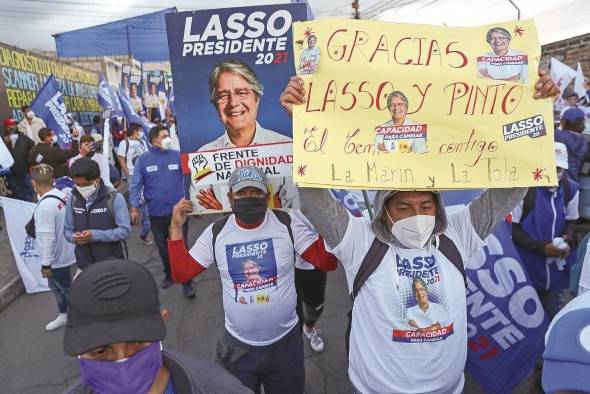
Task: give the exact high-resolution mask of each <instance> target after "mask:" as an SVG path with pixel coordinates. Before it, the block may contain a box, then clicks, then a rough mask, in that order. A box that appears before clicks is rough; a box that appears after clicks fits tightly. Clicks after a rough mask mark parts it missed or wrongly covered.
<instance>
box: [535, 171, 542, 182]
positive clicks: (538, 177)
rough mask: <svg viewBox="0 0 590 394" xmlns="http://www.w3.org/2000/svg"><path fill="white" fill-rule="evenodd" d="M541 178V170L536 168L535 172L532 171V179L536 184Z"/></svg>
mask: <svg viewBox="0 0 590 394" xmlns="http://www.w3.org/2000/svg"><path fill="white" fill-rule="evenodd" d="M541 178H543V170H542V169H540V168H537V169H536V170H535V171H533V179H534V180H535V181H536V182H539V181H540V180H541Z"/></svg>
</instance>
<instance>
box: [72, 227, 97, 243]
mask: <svg viewBox="0 0 590 394" xmlns="http://www.w3.org/2000/svg"><path fill="white" fill-rule="evenodd" d="M72 237H73V238H74V242H75V243H76V244H78V245H84V244H87V243H89V242H91V241H92V234H91V232H90V230H84V231H77V232H75V233H74V235H72Z"/></svg>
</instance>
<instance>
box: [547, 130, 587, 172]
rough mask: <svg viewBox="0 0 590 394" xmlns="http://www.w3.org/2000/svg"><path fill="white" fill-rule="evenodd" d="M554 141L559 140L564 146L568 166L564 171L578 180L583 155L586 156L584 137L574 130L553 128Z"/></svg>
mask: <svg viewBox="0 0 590 394" xmlns="http://www.w3.org/2000/svg"><path fill="white" fill-rule="evenodd" d="M555 141H557V142H561V143H562V144H564V145H565V146H566V148H567V164H568V166H569V168H568V169H567V170H566V172H567V175H568V176H569V177H570V179H573V180H575V181H576V182H578V181H579V180H580V170H581V169H582V162H583V161H584V156H586V153H587V152H588V143H587V142H586V138H584V136H583V135H582V134H580V133H576V132H575V131H571V130H555Z"/></svg>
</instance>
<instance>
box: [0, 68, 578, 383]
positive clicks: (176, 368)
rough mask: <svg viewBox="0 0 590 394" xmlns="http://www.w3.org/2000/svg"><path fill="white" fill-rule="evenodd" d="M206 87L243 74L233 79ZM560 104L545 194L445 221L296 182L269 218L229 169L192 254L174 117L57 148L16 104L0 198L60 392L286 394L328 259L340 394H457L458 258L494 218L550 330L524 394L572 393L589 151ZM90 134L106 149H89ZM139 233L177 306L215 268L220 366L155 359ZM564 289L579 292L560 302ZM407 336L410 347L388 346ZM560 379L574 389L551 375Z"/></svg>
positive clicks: (297, 82)
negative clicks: (9, 208)
mask: <svg viewBox="0 0 590 394" xmlns="http://www.w3.org/2000/svg"><path fill="white" fill-rule="evenodd" d="M539 75H540V78H539V81H538V83H537V84H536V86H535V87H536V95H535V97H536V98H546V97H556V96H557V95H558V94H559V93H560V92H559V89H558V88H557V86H556V85H555V83H554V82H553V81H551V79H550V77H549V76H548V75H547V74H546V73H545V72H542V71H541V72H540V73H539ZM219 77H220V79H222V78H228V77H232V78H235V79H238V80H240V78H241V79H244V78H243V76H242V75H241V74H240V73H239V72H237V71H232V70H225V71H222V72H220V76H219ZM213 93H215V92H212V94H213ZM231 94H232V93H230V96H231ZM568 97H569V96H568ZM280 101H281V104H282V105H283V107H284V108H285V110H286V111H287V113H288V114H291V113H292V110H293V106H294V105H300V104H303V103H304V102H305V89H304V84H303V81H302V80H301V79H300V78H298V77H293V78H292V79H291V80H290V81H288V83H287V85H286V87H285V90H284V92H283V93H282V94H281V96H280ZM568 102H569V103H570V106H571V108H567V109H566V110H565V111H563V113H562V114H561V124H560V127H559V129H558V130H557V131H556V133H555V139H556V142H555V159H556V163H557V168H556V173H557V177H558V185H557V186H555V187H550V188H547V187H538V188H531V189H527V188H511V189H488V190H485V191H484V192H483V193H482V194H481V195H480V196H479V197H478V198H476V199H475V200H474V201H472V202H471V203H470V204H469V205H467V206H466V207H465V208H463V209H459V210H456V211H453V212H446V210H445V205H444V201H443V198H442V195H441V193H439V192H437V191H433V192H430V191H428V192H426V191H398V190H382V191H378V192H377V193H376V197H375V204H374V219H373V220H372V221H368V220H366V219H364V218H359V217H355V216H353V215H352V214H351V213H349V212H348V211H347V210H346V209H345V208H344V206H343V205H342V204H341V203H340V202H339V201H337V200H335V199H334V198H333V197H332V196H331V195H330V193H329V191H328V190H326V189H313V188H299V197H300V205H301V209H300V210H278V209H269V208H268V207H269V201H270V200H271V199H272V198H273V196H272V193H269V180H268V179H267V177H266V175H265V174H264V171H263V170H261V169H260V168H257V167H254V166H244V167H240V168H238V169H236V170H234V171H233V173H232V175H231V177H230V179H229V194H228V198H229V201H230V205H231V212H230V214H229V215H226V216H223V217H221V218H219V219H218V220H216V221H215V222H214V223H213V224H211V225H210V226H208V227H207V228H206V229H205V230H204V231H203V232H202V233H201V234H199V235H198V237H197V239H196V241H195V243H194V244H193V245H192V246H191V245H188V217H189V214H190V213H191V212H193V210H194V207H193V203H192V202H191V201H190V200H187V199H186V198H185V188H184V186H183V175H182V163H181V155H180V152H179V151H178V150H177V149H175V148H176V147H177V146H176V143H175V141H174V139H173V138H172V135H171V134H174V135H176V131H175V121H174V117H173V116H169V117H168V118H167V119H166V120H165V121H164V122H159V123H158V124H157V125H156V126H154V127H152V128H151V129H150V130H149V131H148V132H147V133H146V134H147V135H144V129H143V127H142V125H139V124H136V123H131V124H126V123H127V122H126V121H125V120H122V119H120V118H117V117H114V118H113V119H101V118H100V117H97V118H95V119H94V121H93V123H94V124H93V127H92V130H89V131H88V133H86V134H85V133H84V131H83V130H80V128H79V127H78V126H79V125H77V122H75V120H73V121H72V122H70V132H71V137H72V141H73V142H72V144H71V146H70V147H69V148H68V149H62V148H60V147H59V146H58V145H57V144H56V143H57V139H56V138H57V137H56V135H55V132H54V131H53V130H51V129H49V128H47V127H45V125H44V123H43V121H42V120H41V119H38V118H36V117H35V115H34V114H33V113H32V111H30V108H29V107H24V108H23V113H24V114H25V117H24V119H23V121H21V122H20V123H17V122H16V121H15V120H13V119H6V120H4V139H3V141H4V143H5V144H6V146H7V147H8V150H9V152H10V153H11V155H12V156H13V159H14V165H13V166H12V167H11V172H10V174H9V175H8V176H7V181H8V186H9V188H10V189H11V191H12V197H14V198H18V199H21V200H24V201H36V202H37V205H36V208H35V211H34V214H33V217H32V218H31V220H30V221H29V223H28V224H27V226H26V231H27V234H28V235H29V236H31V237H34V238H36V239H37V242H38V245H39V248H40V251H41V253H40V254H41V261H42V268H41V273H42V275H43V277H45V278H47V279H48V283H49V286H50V289H51V290H52V292H53V294H54V296H55V299H56V304H57V310H58V315H57V317H56V318H55V319H54V320H53V321H51V322H49V323H48V324H47V326H46V330H55V329H58V328H60V327H63V326H65V334H64V350H65V352H66V354H67V355H70V356H78V358H79V364H80V378H81V379H80V382H78V383H76V384H75V385H74V386H73V387H72V388H70V390H69V391H68V392H70V393H88V392H96V393H148V392H149V393H165V394H170V393H193V392H194V393H196V392H206V393H249V392H255V393H260V392H261V390H262V387H263V388H264V392H265V393H270V394H272V393H294V394H301V393H303V392H304V391H305V360H304V352H303V349H304V339H305V340H306V341H307V342H308V343H309V346H310V347H311V349H312V350H314V351H316V352H321V351H323V350H324V339H323V338H322V336H321V334H320V330H319V329H318V328H317V327H316V323H317V321H318V319H319V317H320V315H321V314H322V311H323V304H324V295H325V294H324V293H325V287H326V278H327V272H329V271H333V270H335V269H336V268H337V266H338V264H341V265H342V267H343V269H344V271H345V274H346V280H347V286H348V291H349V294H350V295H351V298H352V301H353V309H352V310H351V313H350V315H349V318H350V326H349V331H348V332H347V349H348V359H349V369H348V375H349V378H350V382H351V385H352V392H354V393H365V394H368V393H460V392H462V390H463V386H464V374H463V369H464V367H465V363H466V358H467V346H466V344H467V313H466V311H467V306H466V296H465V286H466V277H465V268H464V262H465V261H466V260H467V258H468V257H469V256H470V255H472V254H473V253H474V252H476V251H478V250H480V249H481V248H482V247H483V246H484V240H485V239H486V237H487V236H488V235H489V234H490V233H491V232H492V231H493V229H494V227H495V226H496V224H498V223H499V222H500V221H502V220H504V219H505V218H506V217H507V215H509V214H510V213H512V215H511V217H512V223H513V226H512V228H513V239H514V243H515V245H516V246H517V248H518V251H519V253H520V255H521V258H522V262H523V264H524V266H525V267H526V269H527V272H528V274H529V276H530V278H531V280H532V283H533V286H534V287H535V288H536V289H537V292H538V295H539V298H540V300H541V302H542V305H543V307H544V309H545V312H546V313H547V315H548V316H549V318H550V319H553V322H552V324H551V327H550V329H549V332H548V334H547V347H546V349H545V352H544V355H543V358H542V359H540V360H539V363H538V369H537V371H536V375H535V379H534V387H533V388H532V389H533V390H538V392H542V391H541V390H542V389H545V390H546V391H548V392H559V391H581V392H587V389H588V387H590V380H589V378H588V376H590V374H588V373H587V371H588V370H590V369H588V368H590V361H589V360H588V359H589V357H588V355H587V354H590V353H589V352H590V343H588V342H590V341H589V340H588V336H586V337H585V338H586V342H584V341H582V342H580V341H578V342H575V341H574V340H573V339H571V338H570V337H569V336H568V333H573V332H575V329H576V327H579V326H580V325H581V324H582V325H583V324H586V325H587V324H588V320H589V317H588V311H589V310H590V309H588V308H590V295H589V294H588V293H585V291H586V290H587V289H588V286H589V285H588V284H587V283H588V282H590V271H589V275H587V278H586V280H587V281H584V280H585V279H584V278H585V277H586V275H585V270H590V263H588V264H586V265H585V266H578V268H577V270H574V269H573V268H572V267H574V266H575V265H576V264H579V265H580V264H581V263H583V262H584V260H585V259H586V256H585V253H584V254H583V255H580V254H577V253H576V250H577V248H578V245H580V246H582V244H581V243H579V241H578V239H577V237H576V236H575V233H574V229H575V224H576V222H577V221H578V219H579V210H580V207H579V205H580V201H581V200H580V190H579V189H580V188H579V184H578V182H577V181H578V180H579V179H580V174H581V171H582V168H583V167H584V162H585V161H586V155H587V153H588V148H587V142H586V139H585V138H584V137H583V136H582V135H581V132H582V131H583V127H582V125H583V124H584V122H585V119H586V114H585V112H584V111H583V110H581V109H580V108H578V107H576V104H575V103H573V100H572V101H571V102H570V101H569V100H568ZM406 105H407V103H406ZM104 122H109V125H110V126H111V134H112V135H111V137H112V139H113V144H112V145H111V146H113V147H114V149H113V152H102V151H101V149H102V146H103V141H102V139H103V138H104V135H103V133H102V131H103V124H104ZM171 129H172V130H171ZM115 140H116V141H117V143H116V144H115V142H114V141H115ZM125 180H127V184H128V191H129V193H128V196H127V197H126V196H125V195H124V194H123V193H122V192H121V190H123V187H122V186H123V185H124V182H125ZM140 223H141V230H140V234H139V237H140V239H141V242H142V243H144V244H145V245H146V246H148V245H151V244H155V246H156V248H157V250H158V254H159V257H160V259H161V262H162V268H163V274H164V275H163V280H162V282H161V284H160V287H161V288H163V289H166V288H168V287H170V286H171V285H172V284H173V283H179V284H181V285H182V294H183V296H184V297H187V298H189V299H193V298H195V291H194V288H193V286H194V285H193V279H194V278H195V277H196V276H198V275H200V274H202V273H203V272H204V271H205V270H207V269H208V268H209V267H211V266H213V265H215V266H216V268H217V269H218V270H219V273H220V281H221V288H222V299H223V310H224V315H225V323H224V330H223V331H222V332H219V341H218V343H217V347H216V350H217V357H216V358H217V360H216V361H217V364H218V365H216V364H213V363H211V362H208V361H204V360H199V359H196V358H194V357H193V356H192V355H186V354H182V353H179V352H176V351H173V350H170V349H163V348H162V344H161V341H162V340H163V339H164V338H165V336H166V326H165V320H166V317H167V315H168V312H167V311H166V310H164V309H161V306H160V302H159V290H158V286H157V285H156V282H155V279H154V277H153V276H152V274H151V273H150V272H149V271H147V270H146V269H145V268H144V267H142V266H141V265H140V264H137V263H134V262H131V261H129V253H128V248H127V244H126V241H127V240H128V239H129V237H130V236H131V233H132V225H139V224H140ZM150 232H151V234H152V237H153V240H152V238H150V236H149V233H150ZM583 242H588V241H587V240H586V241H582V243H583ZM580 249H581V248H580ZM576 257H577V258H576ZM416 258H418V259H422V260H423V261H424V262H425V263H424V264H429V266H428V267H429V268H428V272H430V273H436V277H433V278H430V277H428V276H427V275H426V274H425V273H424V272H425V271H420V275H416V274H415V273H414V272H412V269H410V268H408V269H404V270H402V271H399V270H398V269H396V267H395V263H393V262H395V261H396V259H397V260H398V261H404V260H408V261H412V260H414V261H415V259H416ZM74 268H75V271H74ZM570 271H572V272H574V271H575V272H578V273H579V275H580V277H579V278H578V282H579V283H581V284H582V286H580V287H579V288H578V286H577V284H578V282H576V283H575V286H573V287H575V288H572V289H571V290H570V281H571V276H572V275H571V273H570ZM431 279H432V280H431ZM572 290H573V291H574V293H577V292H579V293H580V295H579V296H578V297H577V298H575V299H574V300H573V301H571V302H570V303H569V304H568V302H569V301H570V300H571V299H572ZM434 292H436V297H432V296H431V295H432V294H433V293H434ZM410 298H411V299H412V302H407V300H408V299H410ZM404 300H405V301H404ZM584 311H585V312H586V314H584V313H583V312H584ZM392 329H393V337H392ZM343 330H344V329H343ZM408 333H411V337H412V338H413V340H412V341H405V340H404V338H407V335H408ZM572 335H573V334H572ZM567 341H569V342H568V343H566V342H567ZM343 346H344V344H343ZM584 349H585V350H584ZM584 352H586V353H584ZM440 360H446V361H445V362H443V363H441V362H440ZM543 360H544V363H543ZM580 360H582V361H580ZM576 362H577V363H578V364H577V365H576V366H575V368H574V367H572V365H574V364H575V363H576ZM584 362H585V363H586V365H585V367H586V369H580V368H581V367H580V365H579V364H580V363H584ZM433 365H437V368H432V366H433ZM408 366H411V368H408ZM572 370H573V372H572V373H574V374H576V377H577V379H560V378H559V377H560V376H565V374H566V372H565V371H572ZM584 371H586V373H583V372H584ZM541 387H542V388H541ZM585 390H586V391H585Z"/></svg>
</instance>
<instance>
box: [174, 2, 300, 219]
mask: <svg viewBox="0 0 590 394" xmlns="http://www.w3.org/2000/svg"><path fill="white" fill-rule="evenodd" d="M306 7H307V5H306V4H281V5H269V6H260V7H241V8H224V9H215V10H201V11H194V12H177V13H171V14H167V15H166V28H167V31H168V47H169V49H170V63H171V66H172V77H173V81H174V96H175V101H174V103H175V110H176V117H177V121H178V136H179V139H180V148H181V152H182V153H183V156H182V157H183V172H184V174H185V187H187V189H188V195H189V196H190V198H191V200H193V202H194V203H195V210H194V211H193V212H195V213H208V212H219V211H220V210H225V211H228V210H230V206H229V201H228V198H227V192H228V187H227V180H228V178H229V175H230V174H231V173H232V171H233V170H234V169H235V168H237V167H241V166H244V165H256V166H259V167H261V168H263V169H264V171H265V172H266V174H267V176H268V178H269V189H270V190H269V191H270V193H271V195H272V196H273V198H271V206H272V207H283V208H290V207H295V206H297V205H298V198H297V192H296V190H295V188H294V186H293V181H292V162H293V153H292V138H291V137H292V131H291V119H290V118H289V116H288V115H287V114H286V113H285V111H284V110H283V109H282V108H281V105H280V103H279V96H280V94H281V93H282V91H283V89H284V87H285V85H286V83H287V81H288V80H289V77H290V76H292V75H294V74H295V68H294V65H293V61H292V54H293V49H292V48H293V43H292V35H291V25H292V22H293V21H301V20H305V19H306V17H307V10H306ZM210 78H211V80H212V83H211V84H210V82H209V81H210Z"/></svg>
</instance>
